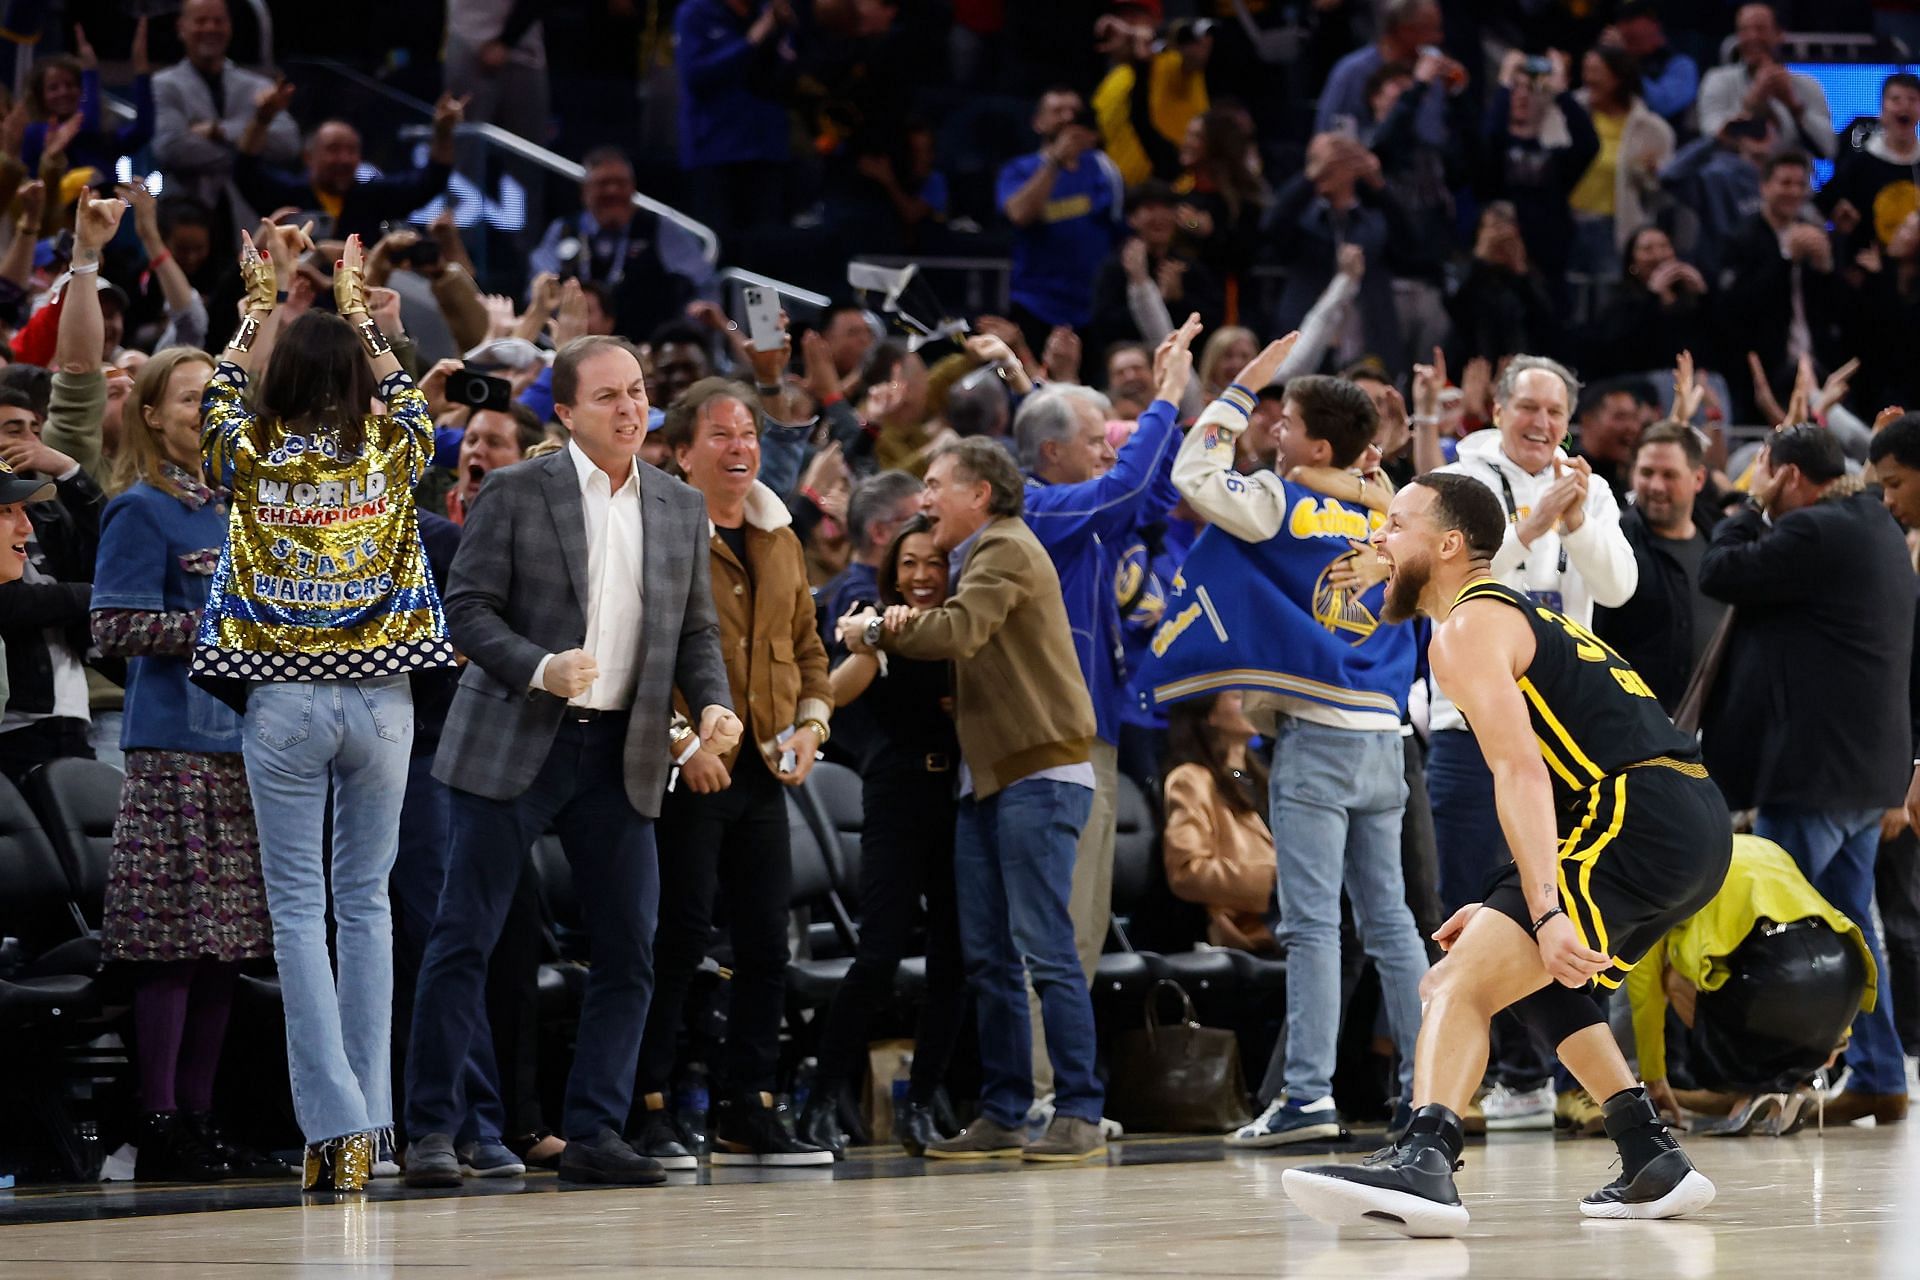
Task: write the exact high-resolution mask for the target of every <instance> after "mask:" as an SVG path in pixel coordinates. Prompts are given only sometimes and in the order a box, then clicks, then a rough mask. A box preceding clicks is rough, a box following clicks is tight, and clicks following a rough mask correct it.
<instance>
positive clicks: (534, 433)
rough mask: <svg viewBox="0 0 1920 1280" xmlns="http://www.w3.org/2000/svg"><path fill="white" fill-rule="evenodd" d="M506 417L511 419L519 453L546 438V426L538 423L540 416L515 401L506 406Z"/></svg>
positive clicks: (540, 422)
mask: <svg viewBox="0 0 1920 1280" xmlns="http://www.w3.org/2000/svg"><path fill="white" fill-rule="evenodd" d="M507 416H508V417H509V418H512V419H513V429H514V433H515V437H516V438H517V439H518V440H519V441H520V452H521V453H523V454H524V453H525V452H527V450H529V449H531V448H533V447H534V446H535V445H537V444H539V443H540V442H541V441H542V440H545V439H546V438H547V424H546V423H544V422H542V421H540V415H539V414H537V413H535V412H534V411H533V410H531V409H529V408H527V406H525V405H524V404H521V403H520V402H519V401H518V400H515V401H514V402H513V403H512V404H509V405H508V406H507Z"/></svg>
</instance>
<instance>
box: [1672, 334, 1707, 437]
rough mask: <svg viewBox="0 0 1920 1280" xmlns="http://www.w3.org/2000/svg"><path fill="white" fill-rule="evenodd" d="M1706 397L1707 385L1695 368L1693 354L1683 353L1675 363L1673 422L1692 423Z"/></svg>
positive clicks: (1689, 352)
mask: <svg viewBox="0 0 1920 1280" xmlns="http://www.w3.org/2000/svg"><path fill="white" fill-rule="evenodd" d="M1706 395H1707V389H1706V385H1705V384H1704V383H1703V382H1702V381H1701V380H1700V375H1699V373H1698V372H1697V371H1695V369H1694V367H1693V352H1691V351H1682V352H1681V353H1680V355H1679V357H1678V358H1676V359H1675V360H1674V362H1673V420H1674V421H1675V422H1692V421H1693V419H1694V415H1695V414H1697V413H1699V412H1700V402H1701V401H1702V400H1704V399H1705V398H1706Z"/></svg>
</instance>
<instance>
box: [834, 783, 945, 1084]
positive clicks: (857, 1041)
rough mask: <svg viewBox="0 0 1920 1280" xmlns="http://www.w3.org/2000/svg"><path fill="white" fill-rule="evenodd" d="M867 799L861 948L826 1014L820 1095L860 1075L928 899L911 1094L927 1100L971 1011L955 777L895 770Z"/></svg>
mask: <svg viewBox="0 0 1920 1280" xmlns="http://www.w3.org/2000/svg"><path fill="white" fill-rule="evenodd" d="M861 795H862V808H863V810H864V815H865V816H864V818H863V825H862V827H861V831H860V946H859V949H858V951H856V952H855V954H854V960H853V968H851V969H849V970H848V971H847V976H846V980H845V981H843V982H842V983H841V984H840V990H839V991H838V992H837V993H835V995H834V998H833V1007H832V1008H831V1009H830V1010H829V1011H828V1013H827V1022H826V1031H825V1033H824V1034H823V1035H822V1036H821V1038H820V1074H819V1076H818V1078H817V1082H816V1083H815V1085H814V1089H815V1090H816V1092H818V1093H819V1094H821V1095H822V1096H831V1093H830V1092H829V1091H830V1090H833V1089H837V1088H839V1087H840V1086H842V1085H844V1084H846V1083H847V1082H849V1081H852V1080H858V1079H859V1078H860V1072H861V1068H862V1066H863V1065H864V1062H865V1057H866V1051H867V1027H868V1024H869V1022H870V1021H871V1019H872V1017H873V1013H874V1010H876V1009H878V1008H880V1007H881V1006H883V1005H884V1004H886V1002H887V1000H888V998H889V996H890V995H891V994H892V991H893V977H894V972H895V970H897V969H898V968H899V966H900V960H901V958H902V957H903V956H905V955H906V953H907V943H908V935H909V934H910V933H911V932H912V929H913V922H914V917H915V916H916V915H917V914H918V913H919V909H920V900H921V897H922V896H923V895H924V896H925V898H926V903H927V997H926V1004H925V1005H923V1006H922V1007H921V1010H920V1021H919V1026H918V1028H917V1029H916V1031H915V1032H914V1043H913V1081H912V1085H911V1093H912V1098H913V1101H915V1102H919V1103H927V1102H931V1101H932V1100H933V1093H934V1090H936V1089H938V1088H939V1087H940V1082H941V1080H943V1079H944V1078H945V1077H946V1074H947V1063H948V1061H949V1060H950V1059H951V1058H952V1057H953V1046H954V1044H955V1042H957V1041H958V1040H959V1038H960V1031H961V1027H962V1025H963V1022H964V1019H965V1017H966V1010H967V1000H966V994H967V984H966V974H965V971H964V970H963V969H962V968H961V963H960V917H959V916H958V914H957V913H956V911H955V907H954V896H953V821H954V801H953V774H952V773H951V772H944V773H928V772H927V771H926V770H925V769H913V770H902V769H899V768H892V769H888V770H886V771H885V772H880V773H876V774H869V775H868V777H867V779H866V785H865V787H864V788H863V789H862V792H861Z"/></svg>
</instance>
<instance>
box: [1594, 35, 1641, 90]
mask: <svg viewBox="0 0 1920 1280" xmlns="http://www.w3.org/2000/svg"><path fill="white" fill-rule="evenodd" d="M1590 52H1592V53H1594V54H1597V55H1598V56H1599V58H1600V61H1602V62H1604V63H1606V64H1607V70H1608V71H1609V72H1611V73H1612V75H1613V78H1614V79H1615V80H1618V81H1619V82H1620V100H1621V101H1622V102H1633V101H1634V100H1636V99H1638V98H1639V97H1640V95H1641V77H1640V60H1639V59H1638V58H1635V57H1634V56H1633V55H1632V54H1630V53H1628V52H1627V51H1626V50H1625V49H1622V48H1620V47H1619V46H1618V45H1611V44H1596V45H1594V46H1593V48H1592V50H1590Z"/></svg>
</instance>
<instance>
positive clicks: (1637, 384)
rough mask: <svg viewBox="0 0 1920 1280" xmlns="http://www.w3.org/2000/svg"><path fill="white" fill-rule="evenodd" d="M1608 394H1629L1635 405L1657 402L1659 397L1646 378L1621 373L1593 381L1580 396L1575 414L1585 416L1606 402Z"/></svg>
mask: <svg viewBox="0 0 1920 1280" xmlns="http://www.w3.org/2000/svg"><path fill="white" fill-rule="evenodd" d="M1609 396H1629V397H1631V398H1632V400H1633V402H1634V403H1635V404H1637V405H1648V404H1658V403H1659V399H1658V397H1656V396H1655V395H1654V393H1653V388H1652V387H1650V386H1648V385H1647V380H1646V379H1645V378H1642V377H1638V376H1636V375H1634V374H1630V373H1623V374H1619V375H1616V376H1615V377H1611V378H1606V379H1603V380H1601V381H1599V382H1596V383H1594V384H1593V385H1592V386H1590V387H1588V388H1587V389H1586V392H1585V394H1584V395H1582V396H1581V397H1580V412H1579V414H1578V415H1577V416H1579V417H1582V418H1584V417H1586V416H1587V414H1588V412H1589V411H1591V410H1594V409H1598V408H1599V407H1600V406H1601V405H1603V404H1605V403H1606V402H1607V398H1608V397H1609Z"/></svg>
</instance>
